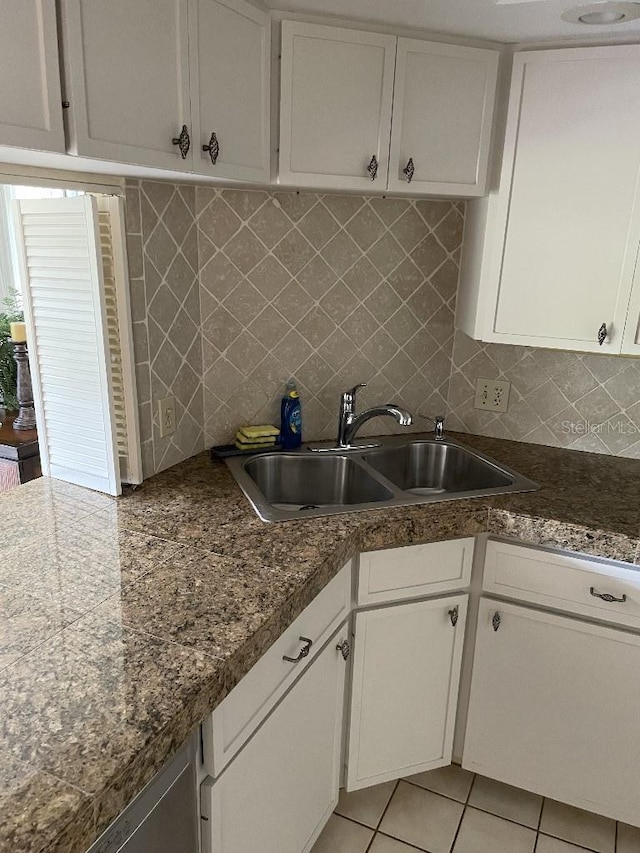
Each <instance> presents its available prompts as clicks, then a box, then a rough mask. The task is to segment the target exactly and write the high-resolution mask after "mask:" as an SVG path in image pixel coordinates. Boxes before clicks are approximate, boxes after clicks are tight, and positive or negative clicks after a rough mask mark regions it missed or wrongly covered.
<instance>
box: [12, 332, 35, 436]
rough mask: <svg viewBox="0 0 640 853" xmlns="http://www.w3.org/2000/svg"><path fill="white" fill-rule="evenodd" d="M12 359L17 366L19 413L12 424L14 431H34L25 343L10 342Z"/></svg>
mask: <svg viewBox="0 0 640 853" xmlns="http://www.w3.org/2000/svg"><path fill="white" fill-rule="evenodd" d="M11 343H12V344H13V357H14V358H15V360H16V364H17V365H18V392H17V397H18V404H19V405H20V411H19V412H18V417H17V418H16V419H15V421H14V422H13V428H14V429H35V428H36V412H35V409H34V408H33V389H32V388H31V371H30V370H29V355H28V353H27V344H26V342H24V341H23V342H19V341H11Z"/></svg>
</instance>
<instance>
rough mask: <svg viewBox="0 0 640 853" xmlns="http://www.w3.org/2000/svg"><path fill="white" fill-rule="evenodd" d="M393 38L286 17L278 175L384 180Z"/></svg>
mask: <svg viewBox="0 0 640 853" xmlns="http://www.w3.org/2000/svg"><path fill="white" fill-rule="evenodd" d="M396 41H397V40H396V38H395V37H394V36H387V35H378V34H376V33H366V32H360V31H358V30H348V29H340V28H337V27H324V26H319V25H317V24H302V23H293V22H291V21H284V22H283V24H282V63H281V102H280V173H279V181H280V183H284V184H289V185H294V186H301V187H304V186H313V187H330V188H334V189H360V190H366V189H371V188H372V187H373V188H376V189H377V188H381V189H384V188H385V187H386V184H387V173H388V166H389V161H388V154H389V127H390V125H391V103H392V97H393V73H394V63H395V54H396Z"/></svg>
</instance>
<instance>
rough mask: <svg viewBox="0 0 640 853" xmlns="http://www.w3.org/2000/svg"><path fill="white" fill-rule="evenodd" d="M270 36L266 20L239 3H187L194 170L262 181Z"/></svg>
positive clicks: (216, 0) (266, 146)
mask: <svg viewBox="0 0 640 853" xmlns="http://www.w3.org/2000/svg"><path fill="white" fill-rule="evenodd" d="M270 32H271V29H270V21H269V16H268V15H267V14H266V13H265V12H262V11H260V10H259V9H257V8H256V7H255V6H250V5H249V4H248V3H245V2H243V0H190V7H189V33H190V38H189V50H190V65H191V92H192V109H193V129H194V168H195V171H196V172H200V173H201V174H203V175H210V176H217V177H222V178H236V179H239V180H248V181H266V182H268V180H269V171H270V169H269V166H270V150H269V130H270V127H269V115H270V89H269V79H270V77H269V69H270V48H271V44H270V42H271V39H270ZM212 134H214V137H213V138H212ZM205 145H206V146H209V145H213V149H214V150H213V151H212V152H208V151H204V150H203V146H205ZM216 146H217V152H218V153H217V156H216ZM214 159H215V161H216V162H215V163H214V162H213V160H214Z"/></svg>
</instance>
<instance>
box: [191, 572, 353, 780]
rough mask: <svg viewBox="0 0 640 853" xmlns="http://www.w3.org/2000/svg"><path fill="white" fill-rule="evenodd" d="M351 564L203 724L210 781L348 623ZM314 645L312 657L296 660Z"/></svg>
mask: <svg viewBox="0 0 640 853" xmlns="http://www.w3.org/2000/svg"><path fill="white" fill-rule="evenodd" d="M351 565H352V564H351V563H347V565H346V566H344V568H343V569H342V570H341V571H340V572H339V573H338V574H337V575H336V577H335V578H333V580H331V581H330V582H329V583H328V584H327V586H326V587H325V588H324V589H323V590H322V592H321V593H320V594H319V595H318V596H317V597H316V598H315V599H314V600H313V601H312V602H311V604H310V605H309V606H308V607H307V608H306V609H305V610H303V612H302V613H301V614H300V616H298V618H297V619H296V620H295V622H293V623H292V624H291V625H290V626H289V628H287V630H286V631H285V632H284V633H283V634H282V635H281V636H280V637H279V638H278V639H277V640H276V641H275V643H274V644H273V645H272V646H271V647H270V648H269V649H268V651H267V652H265V654H264V655H263V656H262V657H261V658H260V660H259V661H258V662H257V663H256V664H255V665H254V666H253V667H252V668H251V670H250V671H249V672H248V673H247V675H245V677H244V678H243V679H242V680H241V681H240V682H239V683H238V684H237V685H236V687H234V689H233V690H232V691H231V693H230V694H229V695H228V696H227V697H226V698H225V699H224V700H223V701H222V702H221V703H220V705H219V706H218V707H217V708H216V709H215V711H214V712H213V713H212V714H211V715H210V716H209V717H207V719H206V720H205V722H204V724H203V735H204V763H205V767H206V770H207V773H209V774H210V775H211V776H214V777H215V776H218V775H219V773H220V772H221V771H222V769H223V768H224V767H225V766H226V765H227V764H228V763H229V761H230V760H231V759H232V758H233V756H234V755H235V754H236V752H238V750H239V749H240V747H241V746H242V745H243V744H244V743H245V742H246V741H247V740H248V739H249V737H250V736H251V734H252V733H253V732H254V731H255V729H256V727H257V726H258V725H259V724H260V723H261V722H262V720H263V719H264V717H265V716H266V715H267V713H268V712H269V711H270V710H271V709H272V708H273V706H274V705H275V704H276V702H277V701H278V700H279V699H280V697H281V696H282V695H283V694H284V692H285V691H286V690H287V688H288V687H289V686H290V685H291V684H292V683H293V681H294V680H295V679H296V678H297V677H298V675H300V673H301V672H302V671H303V670H304V669H305V667H306V666H307V665H308V663H309V662H310V661H312V660H313V658H314V657H315V655H316V653H317V651H318V650H319V649H320V647H321V646H322V641H323V640H324V639H325V638H326V637H328V636H329V635H330V634H331V632H332V631H334V630H335V629H336V628H337V627H338V625H339V624H340V623H341V622H342V621H344V620H345V619H346V618H347V616H348V614H349V610H350V607H351ZM302 637H304V638H307V640H310V641H311V645H310V647H309V652H308V654H307V655H306V656H305V657H303V658H301V659H300V660H299V661H298V662H297V663H292V662H290V661H285V660H283V657H284V656H285V655H286V656H287V657H291V658H296V657H297V656H298V654H299V653H300V650H301V649H303V648H304V647H305V646H306V645H307V643H305V641H304V640H301V638H302Z"/></svg>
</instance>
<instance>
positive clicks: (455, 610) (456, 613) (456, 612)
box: [448, 604, 460, 628]
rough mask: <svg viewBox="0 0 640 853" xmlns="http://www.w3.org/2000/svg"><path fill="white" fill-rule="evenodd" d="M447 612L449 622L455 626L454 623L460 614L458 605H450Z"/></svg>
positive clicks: (456, 622) (455, 623)
mask: <svg viewBox="0 0 640 853" xmlns="http://www.w3.org/2000/svg"><path fill="white" fill-rule="evenodd" d="M448 612H449V619H451V624H452V625H453V627H454V628H455V627H456V625H457V624H458V617H459V615H460V611H459V608H458V605H457V604H456V606H455V607H452V608H451V610H449V611H448Z"/></svg>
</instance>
